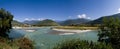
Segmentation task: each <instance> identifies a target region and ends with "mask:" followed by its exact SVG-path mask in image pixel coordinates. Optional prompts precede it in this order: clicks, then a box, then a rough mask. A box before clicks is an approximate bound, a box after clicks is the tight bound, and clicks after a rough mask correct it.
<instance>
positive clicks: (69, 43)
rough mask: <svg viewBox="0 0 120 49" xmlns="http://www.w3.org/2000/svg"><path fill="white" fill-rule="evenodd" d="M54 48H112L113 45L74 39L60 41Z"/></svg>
mask: <svg viewBox="0 0 120 49" xmlns="http://www.w3.org/2000/svg"><path fill="white" fill-rule="evenodd" d="M53 49H112V47H111V45H110V44H105V43H93V42H88V41H83V40H79V39H72V40H66V41H63V42H60V43H58V44H57V45H56V46H55V47H54V48H53Z"/></svg>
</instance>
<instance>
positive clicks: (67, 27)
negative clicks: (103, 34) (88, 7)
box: [54, 26, 98, 30]
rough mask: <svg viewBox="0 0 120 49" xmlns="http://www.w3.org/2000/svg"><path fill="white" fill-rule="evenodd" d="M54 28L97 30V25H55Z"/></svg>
mask: <svg viewBox="0 0 120 49" xmlns="http://www.w3.org/2000/svg"><path fill="white" fill-rule="evenodd" d="M54 28H55V29H75V30H97V29H98V27H79V26H56V27H54Z"/></svg>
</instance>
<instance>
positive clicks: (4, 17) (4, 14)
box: [0, 8, 13, 38]
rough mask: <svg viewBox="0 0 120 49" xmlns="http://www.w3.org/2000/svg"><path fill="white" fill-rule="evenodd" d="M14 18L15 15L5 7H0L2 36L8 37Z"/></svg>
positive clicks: (0, 32)
mask: <svg viewBox="0 0 120 49" xmlns="http://www.w3.org/2000/svg"><path fill="white" fill-rule="evenodd" d="M12 20H13V15H12V14H11V13H10V12H8V11H5V10H4V9H3V8H1V9H0V36H2V37H5V38H6V37H8V35H7V33H6V32H9V29H11V28H12V25H11V22H12Z"/></svg>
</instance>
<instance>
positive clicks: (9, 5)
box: [0, 0, 120, 22]
mask: <svg viewBox="0 0 120 49" xmlns="http://www.w3.org/2000/svg"><path fill="white" fill-rule="evenodd" d="M0 8H4V9H6V10H7V11H9V12H11V13H12V14H13V15H14V20H18V21H21V22H22V21H25V20H44V19H52V20H57V21H63V20H66V19H76V18H86V19H91V20H94V19H97V18H99V17H102V16H108V15H112V14H117V13H120V0H0Z"/></svg>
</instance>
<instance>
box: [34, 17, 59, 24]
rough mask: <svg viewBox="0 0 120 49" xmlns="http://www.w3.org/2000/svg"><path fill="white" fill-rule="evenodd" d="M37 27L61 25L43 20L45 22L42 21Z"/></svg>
mask: <svg viewBox="0 0 120 49" xmlns="http://www.w3.org/2000/svg"><path fill="white" fill-rule="evenodd" d="M36 25H38V26H57V25H59V24H58V23H56V22H55V21H53V20H50V19H45V20H43V21H40V22H39V23H37V24H36Z"/></svg>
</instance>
